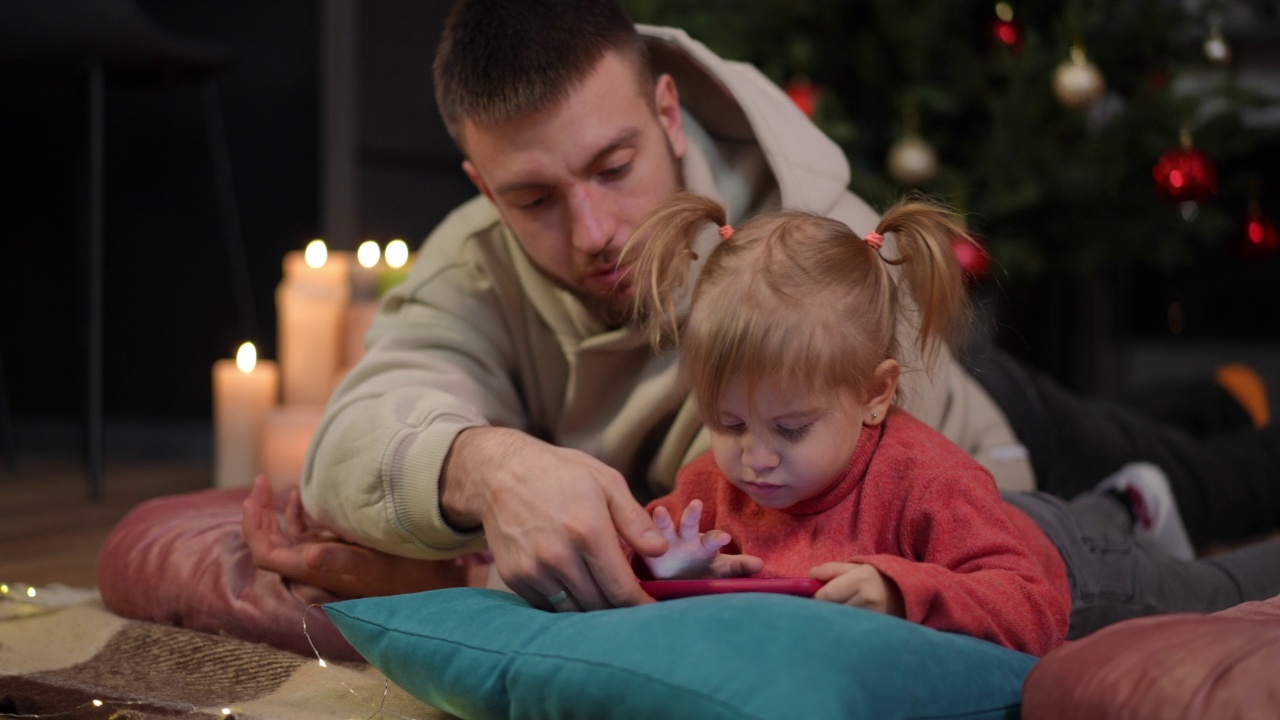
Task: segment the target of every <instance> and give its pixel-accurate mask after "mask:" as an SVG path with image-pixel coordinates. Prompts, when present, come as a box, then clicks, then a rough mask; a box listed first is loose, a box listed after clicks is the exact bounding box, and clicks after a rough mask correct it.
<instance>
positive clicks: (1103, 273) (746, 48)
mask: <svg viewBox="0 0 1280 720" xmlns="http://www.w3.org/2000/svg"><path fill="white" fill-rule="evenodd" d="M624 4H625V5H626V6H627V8H628V10H629V11H630V12H631V13H632V16H633V17H634V18H635V19H636V20H637V22H644V23H652V24H658V25H671V26H676V27H680V28H683V29H685V30H686V31H688V32H689V34H690V35H691V36H693V37H694V38H695V39H698V40H700V41H702V42H704V43H706V44H707V45H708V46H709V47H710V48H711V49H712V50H714V51H716V52H717V53H718V54H720V55H721V56H723V57H726V58H730V59H734V60H742V61H745V62H749V63H751V64H753V65H755V66H756V67H758V68H760V69H761V70H762V71H763V72H764V73H765V74H766V75H768V76H769V77H770V78H771V79H773V80H774V81H775V82H777V83H778V84H779V85H780V86H782V87H783V88H784V89H786V90H787V92H788V94H790V95H791V96H792V98H793V99H795V100H796V102H797V104H798V105H800V107H801V109H802V110H805V111H806V112H808V113H809V114H810V115H811V116H812V117H813V118H814V120H815V122H816V123H817V124H818V125H819V126H820V127H821V128H823V130H825V131H826V133H827V134H828V135H829V136H831V137H832V138H833V139H834V140H835V141H836V142H837V143H839V144H840V145H841V147H842V148H843V149H844V151H845V154H846V155H847V156H848V157H849V160H850V162H851V164H852V166H853V167H852V169H853V174H852V181H851V183H850V189H851V190H853V191H854V192H856V193H857V194H859V195H861V196H862V197H863V198H865V199H866V200H867V201H868V202H870V203H871V204H872V205H873V206H875V207H878V208H884V207H886V206H887V205H888V204H889V203H890V202H892V201H893V200H895V199H896V198H897V197H899V196H900V195H901V194H902V193H903V191H904V190H907V189H919V190H920V191H923V192H925V193H926V194H929V195H931V196H934V197H936V198H938V199H941V200H943V201H945V202H947V203H949V204H951V205H952V206H953V207H956V208H957V209H958V210H959V211H961V212H962V214H963V215H964V217H965V218H966V220H967V222H968V227H969V230H970V232H971V233H972V235H973V240H975V241H976V243H977V245H976V247H977V248H979V249H980V251H979V252H976V253H975V252H973V250H974V248H975V246H974V245H973V244H971V243H964V242H958V243H956V245H955V247H956V249H957V256H958V257H960V258H961V261H962V265H964V266H966V267H967V271H968V272H969V273H970V275H971V278H972V279H973V280H974V288H975V296H976V297H978V298H979V299H981V300H983V302H984V303H985V304H986V305H987V306H988V307H989V308H995V309H994V310H992V311H990V312H988V313H987V319H988V320H989V321H990V322H989V323H988V325H987V328H988V329H991V332H993V333H994V334H995V335H996V340H997V342H998V343H999V344H1001V345H1002V346H1004V347H1005V349H1006V350H1009V351H1011V352H1014V353H1015V354H1018V355H1021V356H1023V357H1025V358H1027V359H1029V360H1031V361H1032V362H1034V363H1035V364H1037V365H1039V366H1041V367H1042V368H1044V369H1046V370H1048V371H1049V372H1050V373H1052V374H1054V375H1056V376H1057V377H1058V378H1059V379H1060V380H1062V381H1064V382H1066V383H1067V384H1068V385H1072V386H1074V387H1076V388H1077V389H1080V390H1086V391H1090V392H1097V391H1106V390H1109V389H1114V388H1115V387H1116V386H1117V385H1118V384H1119V383H1120V382H1122V379H1121V378H1119V377H1118V375H1117V371H1116V370H1115V366H1116V362H1115V357H1116V347H1117V345H1118V343H1119V342H1121V341H1122V340H1123V338H1122V337H1121V336H1123V335H1125V334H1126V332H1128V333H1129V334H1130V335H1132V331H1131V330H1130V329H1129V328H1130V326H1133V325H1139V324H1143V323H1145V325H1146V326H1148V327H1150V326H1152V325H1156V326H1158V327H1156V328H1155V331H1156V332H1161V333H1165V334H1166V335H1167V334H1170V333H1171V334H1173V335H1178V334H1180V333H1183V332H1184V331H1185V330H1186V329H1187V328H1193V329H1195V330H1197V331H1199V332H1201V333H1213V332H1222V328H1223V327H1224V326H1225V325H1226V323H1224V322H1223V320H1224V318H1228V317H1242V316H1245V315H1250V316H1257V317H1261V318H1264V319H1266V320H1265V322H1264V324H1267V327H1269V328H1270V330H1263V329H1260V328H1261V325H1257V324H1254V325H1248V326H1242V325H1239V324H1237V325H1236V326H1235V328H1233V329H1232V330H1228V332H1234V333H1235V334H1236V335H1238V336H1243V335H1249V336H1251V337H1256V336H1257V334H1258V333H1263V334H1265V335H1267V337H1270V338H1271V339H1277V338H1275V337H1274V336H1275V327H1274V317H1275V316H1276V315H1277V314H1280V307H1276V306H1277V304H1278V303H1277V301H1276V298H1277V297H1278V295H1277V294H1276V293H1274V292H1273V290H1272V289H1273V288H1274V286H1275V278H1276V268H1277V265H1278V264H1280V260H1278V259H1277V257H1276V252H1275V251H1276V231H1275V225H1274V223H1272V222H1271V220H1270V217H1276V216H1277V215H1276V213H1277V212H1280V208H1277V207H1275V204H1276V201H1277V200H1278V199H1280V193H1277V192H1276V191H1275V188H1276V187H1277V184H1280V131H1278V130H1277V128H1276V124H1275V123H1274V122H1273V123H1272V124H1271V125H1270V126H1267V125H1265V124H1261V123H1256V122H1255V123H1250V122H1247V121H1246V119H1247V115H1248V114H1249V113H1250V112H1251V111H1254V110H1255V108H1257V107H1259V106H1265V105H1266V103H1267V102H1271V103H1274V102H1276V101H1275V99H1274V98H1266V97H1259V96H1257V95H1256V94H1255V93H1253V92H1251V91H1249V90H1248V89H1246V87H1244V86H1243V84H1242V83H1241V82H1240V81H1239V73H1238V72H1237V67H1236V61H1235V59H1234V58H1233V53H1232V50H1233V44H1232V37H1233V35H1232V33H1225V34H1224V31H1223V30H1224V28H1225V27H1226V25H1225V23H1226V21H1228V20H1231V21H1233V22H1234V23H1235V25H1234V26H1233V27H1234V28H1236V29H1237V30H1239V29H1241V28H1243V30H1242V31H1240V32H1237V33H1236V36H1241V35H1244V36H1248V37H1249V39H1251V42H1253V43H1255V44H1259V43H1261V44H1263V45H1266V44H1267V43H1274V42H1275V41H1277V40H1280V20H1278V19H1277V18H1275V17H1274V14H1275V13H1276V9H1275V8H1274V7H1269V6H1268V7H1263V5H1264V4H1263V3H1259V2H1253V3H1249V2H1243V1H1236V2H1232V3H1229V4H1228V3H1222V2H1214V1H1213V0H1210V1H1209V2H1206V3H1199V4H1197V3H1183V2H1176V1H1174V0H1125V1H1123V2H1119V1H1105V0H1067V1H1066V2H1061V1H1060V0H1012V1H1010V2H999V3H996V2H992V1H990V0H984V1H982V2H973V1H968V2H966V1H963V0H946V1H945V2H940V1H938V0H862V1H858V2H852V1H836V2H832V1H831V0H825V1H818V0H787V1H786V2H778V1H776V0H759V1H755V2H731V1H729V0H624ZM1241 14H1243V15H1244V16H1245V19H1244V20H1241V19H1240V18H1239V17H1238V16H1239V15H1241ZM1268 14H1270V16H1268ZM1254 16H1257V17H1263V18H1266V22H1257V21H1255V19H1254ZM1268 23H1270V24H1271V25H1275V26H1276V27H1275V28H1274V29H1272V30H1270V31H1268V30H1265V29H1263V30H1259V29H1258V26H1265V25H1267V24H1268ZM1268 33H1269V34H1268ZM962 252H963V256H961V253H962ZM1268 268H1269V269H1268ZM1152 278H1155V279H1154V280H1152ZM1179 278H1182V279H1179ZM1178 283H1181V285H1178ZM1224 285H1225V286H1227V287H1229V288H1232V289H1233V290H1235V289H1239V288H1243V291H1242V292H1238V293H1236V295H1237V297H1235V298H1232V299H1230V300H1224V299H1223V298H1224V296H1226V295H1227V293H1223V292H1221V291H1216V290H1215V288H1221V287H1223V286H1224ZM1250 288H1252V290H1250ZM1258 297H1263V298H1267V299H1264V300H1263V301H1262V302H1261V304H1260V303H1259V301H1258V300H1257V298H1258ZM992 298H995V300H994V301H991V302H986V301H988V300H991V299H992ZM1179 298H1186V299H1187V300H1188V302H1185V303H1184V302H1180V300H1179ZM1193 298H1194V299H1197V300H1196V301H1192V299H1193ZM1166 310H1167V314H1168V318H1169V319H1168V328H1167V329H1166V328H1165V327H1163V326H1164V324H1165V315H1166ZM1175 311H1176V312H1175ZM1139 312H1140V313H1142V317H1141V318H1140V319H1139V320H1137V321H1135V320H1134V314H1136V313H1139ZM1126 313H1128V315H1127V316H1126ZM1175 315H1176V317H1175ZM992 328H994V329H992Z"/></svg>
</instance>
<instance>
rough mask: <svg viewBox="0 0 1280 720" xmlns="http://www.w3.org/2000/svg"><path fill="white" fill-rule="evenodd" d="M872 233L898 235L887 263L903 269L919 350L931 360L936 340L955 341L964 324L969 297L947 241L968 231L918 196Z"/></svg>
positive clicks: (902, 204)
mask: <svg viewBox="0 0 1280 720" xmlns="http://www.w3.org/2000/svg"><path fill="white" fill-rule="evenodd" d="M876 232H877V233H879V234H882V235H883V234H888V233H894V234H895V235H896V236H897V248H898V257H897V258H885V261H886V262H888V263H891V264H894V265H900V266H901V271H900V277H901V278H902V279H903V280H905V281H906V284H907V287H908V288H910V290H911V297H912V298H913V299H914V300H915V304H916V308H917V310H918V312H919V323H920V325H919V331H920V351H921V352H922V353H923V354H925V356H926V357H928V358H929V359H930V360H932V357H933V355H934V354H935V353H936V352H937V350H938V347H939V346H938V345H937V343H936V341H937V340H938V339H943V340H951V341H953V342H958V341H960V340H961V339H962V338H961V337H960V335H962V333H963V331H964V330H965V329H966V328H967V325H968V321H969V316H970V308H969V297H968V294H967V293H966V292H965V288H964V280H963V277H962V276H961V274H960V266H959V264H958V263H957V262H956V259H955V255H954V254H953V253H952V250H951V238H953V237H964V236H965V235H967V232H966V231H965V229H964V228H963V227H961V226H960V224H959V222H957V219H956V216H955V215H954V214H953V213H952V212H951V211H950V210H948V209H947V208H945V207H943V206H941V205H939V204H937V203H935V202H932V201H929V200H924V199H921V198H919V197H909V198H904V199H903V200H900V201H898V202H897V203H896V204H894V205H893V207H891V208H889V210H888V211H887V212H885V214H884V217H883V218H881V220H880V224H879V225H878V226H877V227H876ZM939 335H941V336H942V337H941V338H939Z"/></svg>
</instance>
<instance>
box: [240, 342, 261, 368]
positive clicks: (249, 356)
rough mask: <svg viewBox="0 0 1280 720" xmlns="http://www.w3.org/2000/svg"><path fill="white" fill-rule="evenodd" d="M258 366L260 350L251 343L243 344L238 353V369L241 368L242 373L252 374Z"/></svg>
mask: <svg viewBox="0 0 1280 720" xmlns="http://www.w3.org/2000/svg"><path fill="white" fill-rule="evenodd" d="M257 364H258V349H257V348H255V347H254V346H253V343H251V342H247V343H244V344H242V345H241V346H240V349H239V350H237V351H236V367H238V368H240V372H242V373H251V372H253V368H254V366H256V365H257Z"/></svg>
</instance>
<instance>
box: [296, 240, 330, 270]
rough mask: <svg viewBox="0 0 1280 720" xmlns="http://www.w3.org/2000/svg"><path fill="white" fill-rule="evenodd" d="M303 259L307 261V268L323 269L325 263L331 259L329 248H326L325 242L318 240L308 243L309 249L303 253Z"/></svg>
mask: <svg viewBox="0 0 1280 720" xmlns="http://www.w3.org/2000/svg"><path fill="white" fill-rule="evenodd" d="M302 258H303V259H304V260H306V261H307V267H310V268H317V269H318V268H322V267H324V263H325V261H326V260H328V259H329V248H328V247H326V246H325V244H324V241H323V240H321V239H319V238H316V239H315V240H312V241H311V242H309V243H307V249H306V250H305V251H303V253H302Z"/></svg>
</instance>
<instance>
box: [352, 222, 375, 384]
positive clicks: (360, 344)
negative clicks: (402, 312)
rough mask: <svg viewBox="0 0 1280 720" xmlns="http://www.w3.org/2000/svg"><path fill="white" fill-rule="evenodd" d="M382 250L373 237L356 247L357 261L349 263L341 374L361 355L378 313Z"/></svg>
mask: <svg viewBox="0 0 1280 720" xmlns="http://www.w3.org/2000/svg"><path fill="white" fill-rule="evenodd" d="M381 266H382V249H381V248H379V247H378V243H376V242H374V241H373V240H366V241H364V242H363V243H360V247H358V248H356V263H355V264H354V265H352V266H351V306H350V307H348V308H347V329H346V343H345V344H344V351H345V352H344V353H343V374H344V375H345V374H346V370H348V369H350V368H351V366H352V365H355V364H356V363H357V362H358V361H359V360H360V358H362V357H364V336H365V333H367V332H368V331H369V326H370V325H372V324H373V317H374V315H377V314H378V284H379V278H380V277H381Z"/></svg>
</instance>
